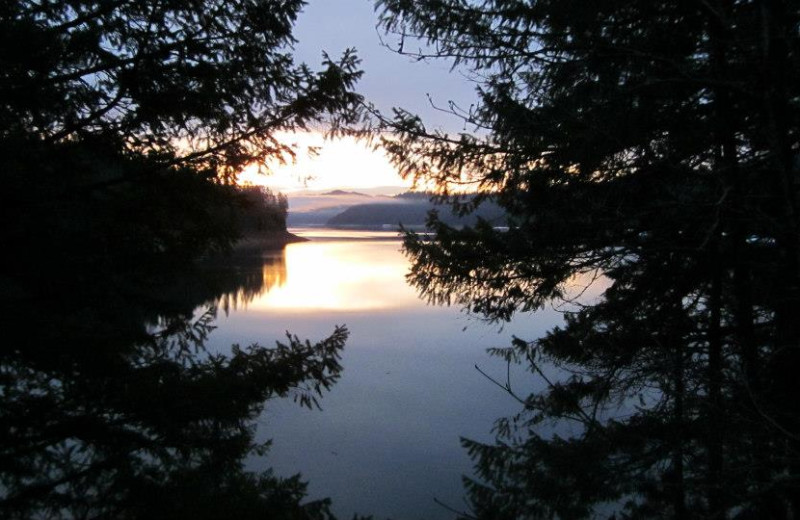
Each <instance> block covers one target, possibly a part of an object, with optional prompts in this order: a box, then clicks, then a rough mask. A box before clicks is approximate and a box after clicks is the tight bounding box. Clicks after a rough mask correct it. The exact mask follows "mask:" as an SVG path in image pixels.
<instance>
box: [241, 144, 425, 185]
mask: <svg viewBox="0 0 800 520" xmlns="http://www.w3.org/2000/svg"><path fill="white" fill-rule="evenodd" d="M279 138H280V139H281V140H282V141H283V142H285V143H288V144H290V145H291V146H293V147H294V148H295V150H296V153H297V157H296V159H295V160H294V161H293V162H289V163H287V164H279V163H278V162H277V161H269V160H268V161H266V162H265V163H264V164H261V165H258V164H253V165H251V166H249V167H248V168H246V169H245V170H244V171H243V172H242V173H241V175H240V176H239V182H240V183H241V184H257V185H263V186H267V187H269V188H272V189H274V190H278V191H282V192H293V191H299V190H306V189H312V190H328V189H334V188H349V189H365V188H374V187H379V186H411V181H410V180H404V179H403V178H401V177H400V175H398V173H397V171H396V170H395V168H394V166H392V164H391V163H390V162H389V158H388V157H387V156H386V154H384V153H383V152H381V151H380V150H374V149H372V148H371V147H370V146H369V145H368V144H367V143H365V142H363V141H360V140H358V139H356V138H353V137H341V138H337V139H325V137H324V136H323V135H322V134H321V133H318V132H306V133H295V134H286V135H283V136H280V137H279Z"/></svg>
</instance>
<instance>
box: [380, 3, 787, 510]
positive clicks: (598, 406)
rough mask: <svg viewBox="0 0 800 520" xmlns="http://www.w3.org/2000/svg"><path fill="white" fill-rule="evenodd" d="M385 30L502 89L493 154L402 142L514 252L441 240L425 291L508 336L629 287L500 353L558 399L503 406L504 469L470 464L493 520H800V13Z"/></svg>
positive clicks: (434, 17) (483, 120)
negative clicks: (486, 209)
mask: <svg viewBox="0 0 800 520" xmlns="http://www.w3.org/2000/svg"><path fill="white" fill-rule="evenodd" d="M378 4H379V8H380V12H381V20H382V24H383V27H384V29H385V30H387V31H388V32H389V33H391V34H393V35H395V36H396V37H398V38H400V41H401V44H400V45H399V47H398V51H400V52H403V53H408V54H412V55H413V56H415V57H417V58H419V59H434V58H444V59H449V60H450V62H451V63H453V64H454V65H456V66H461V67H463V68H465V69H468V70H471V71H472V72H473V74H474V78H475V79H476V81H477V82H478V83H479V91H478V92H479V95H480V103H479V104H478V105H477V106H473V107H470V108H469V109H463V110H462V109H461V108H459V107H457V106H452V107H451V108H452V110H453V112H454V114H455V115H457V116H460V117H462V118H463V119H464V121H465V127H466V128H471V129H473V132H472V133H467V132H466V131H465V132H464V133H462V134H459V135H455V136H453V135H446V134H444V133H441V132H437V131H429V130H427V129H426V128H425V126H424V124H423V122H422V121H421V120H420V119H419V118H418V117H416V116H414V115H412V114H408V113H406V112H404V111H402V110H398V111H396V113H395V117H394V119H393V120H391V121H384V122H385V123H386V125H387V126H389V127H391V128H392V129H394V130H395V134H394V136H393V137H392V138H389V139H386V140H385V145H386V146H387V148H388V150H389V151H390V152H391V153H392V154H393V156H394V158H395V161H396V163H397V164H398V165H399V166H400V167H401V168H402V169H403V171H404V172H405V173H406V174H407V175H410V176H415V177H417V178H419V179H421V180H422V181H423V183H425V182H433V183H435V185H436V186H437V189H438V192H439V193H440V194H441V195H442V196H443V197H446V196H448V194H450V193H453V192H458V191H461V190H463V186H464V185H465V184H467V185H473V186H475V187H476V188H477V189H480V190H482V192H483V193H484V198H487V199H491V200H493V201H495V202H497V203H498V204H500V205H501V206H502V207H503V208H505V209H506V210H507V211H508V213H509V222H508V224H509V231H508V232H497V231H495V230H493V229H492V227H491V226H489V225H488V224H486V223H478V224H477V225H475V226H473V227H471V228H467V229H463V230H457V229H453V228H451V227H448V226H447V225H445V224H443V223H442V222H439V221H437V220H436V219H435V217H434V218H433V221H432V223H431V224H432V225H433V227H434V228H435V229H436V236H435V238H434V239H433V240H428V239H426V238H424V237H416V236H413V235H410V236H408V238H407V240H406V250H407V252H408V254H409V255H410V256H411V258H412V259H413V261H414V267H413V270H412V272H411V274H410V276H409V278H410V280H411V282H412V283H413V284H415V285H416V286H417V287H418V289H419V290H420V291H421V292H422V293H423V294H424V295H426V296H427V297H428V298H430V299H431V300H432V301H435V302H437V303H446V304H458V305H462V306H464V307H466V308H468V309H469V310H470V311H472V312H474V313H476V314H479V315H482V316H484V317H486V318H488V319H492V320H507V319H510V318H511V316H512V315H513V314H514V313H517V312H520V311H534V310H536V309H538V308H540V307H541V306H543V305H545V304H546V303H548V302H550V301H552V300H554V299H555V300H559V299H562V300H563V299H566V300H570V301H572V300H571V298H572V296H574V294H572V293H571V292H570V289H569V288H570V286H571V285H575V284H576V283H578V284H580V283H586V282H587V281H590V280H595V281H596V283H605V284H607V288H606V289H605V291H604V292H603V294H602V297H601V298H600V299H599V300H597V301H589V302H587V301H580V300H578V301H577V302H574V301H573V303H574V304H576V305H575V307H573V311H571V312H569V313H567V315H566V321H565V324H564V325H563V326H562V327H559V328H556V329H554V330H553V331H551V332H549V333H548V334H547V335H546V336H545V337H543V338H539V339H534V340H532V341H529V340H523V339H518V340H516V341H515V342H514V344H513V345H512V346H510V347H509V348H508V349H501V350H498V351H495V353H496V354H498V355H501V356H504V357H505V358H506V359H508V360H509V362H521V363H525V364H526V365H527V366H528V367H529V369H530V372H531V376H532V377H534V378H536V380H537V381H541V382H542V384H543V386H544V390H543V391H541V392H535V393H533V394H531V395H517V394H516V393H514V389H513V388H512V387H511V386H510V384H505V385H503V384H501V386H504V388H505V389H506V390H508V391H509V392H510V393H512V394H514V395H515V397H517V398H518V399H519V400H520V402H521V403H522V405H523V410H522V411H521V412H520V413H519V414H518V415H517V416H515V417H512V418H508V419H505V420H501V421H499V422H498V425H497V432H498V438H497V442H496V443H495V444H489V445H486V444H481V443H477V442H474V441H469V440H465V441H464V444H465V446H466V447H467V449H468V450H469V453H470V455H471V456H472V457H473V458H474V460H475V463H476V476H475V477H474V478H472V479H467V481H466V483H467V491H468V493H469V497H470V500H471V505H472V509H473V510H472V512H471V513H470V514H471V515H474V516H476V517H478V518H493V519H494V518H514V519H519V518H585V517H593V516H597V517H613V516H614V515H616V517H617V518H619V517H625V518H666V517H671V518H695V517H697V518H701V517H702V518H795V517H797V515H798V514H800V502H798V498H797V497H799V496H800V442H799V440H800V415H798V412H797V406H796V401H795V399H794V394H795V393H796V392H795V387H796V384H795V383H794V381H795V379H796V377H797V373H798V370H800V327H799V326H798V322H797V320H796V312H797V309H798V308H800V263H799V262H798V245H800V244H798V241H800V217H798V209H799V208H800V160H799V159H798V157H800V105H798V99H800V37H799V36H798V23H800V9H798V6H797V5H796V4H795V3H792V2H788V1H782V0H774V1H773V0H768V1H732V0H719V1H712V2H679V1H664V2H643V1H638V0H613V1H608V2H571V1H563V0H557V1H556V0H553V1H550V0H543V1H536V2H527V1H518V0H475V1H467V0H429V1H428V0H426V1H421V2H410V1H407V0H381V1H379V2H378ZM416 42H421V43H420V46H419V49H420V50H419V51H417V52H409V50H408V49H411V48H414V46H415V43H416ZM424 185H427V184H424ZM466 209H467V210H469V209H470V208H469V207H468V208H466Z"/></svg>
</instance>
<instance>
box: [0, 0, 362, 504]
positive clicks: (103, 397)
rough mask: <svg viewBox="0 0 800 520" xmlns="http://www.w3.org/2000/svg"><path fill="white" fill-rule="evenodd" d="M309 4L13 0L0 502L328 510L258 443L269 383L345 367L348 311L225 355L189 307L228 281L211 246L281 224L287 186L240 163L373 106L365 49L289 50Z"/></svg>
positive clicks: (207, 318) (1, 125)
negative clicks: (302, 58)
mask: <svg viewBox="0 0 800 520" xmlns="http://www.w3.org/2000/svg"><path fill="white" fill-rule="evenodd" d="M303 5H304V2H302V1H300V0H293V1H276V0H234V1H224V2H223V1H218V0H209V1H188V0H176V1H156V2H140V1H137V0H108V1H106V0H103V1H89V0H86V1H84V0H79V1H62V0H56V1H32V0H12V1H10V2H3V4H2V6H0V175H2V190H0V216H1V217H2V221H3V228H2V230H0V237H2V244H3V247H4V248H5V250H6V262H5V266H6V267H5V268H4V270H3V272H2V273H0V287H2V290H3V299H2V303H1V304H0V315H2V322H1V323H2V328H3V331H4V338H5V339H4V340H3V342H2V344H1V345H0V446H2V448H0V516H2V517H3V518H229V517H231V518H232V517H235V518H256V517H258V518H265V517H266V518H292V519H297V518H329V517H330V516H331V514H330V510H329V504H328V502H327V501H322V502H318V503H312V504H305V505H302V504H301V502H302V501H303V500H304V497H305V485H304V484H303V483H302V482H301V481H300V480H299V478H297V477H293V478H288V479H286V478H279V477H277V476H275V475H272V474H271V473H269V472H267V473H265V474H263V475H259V474H255V473H253V472H251V471H248V470H247V469H246V468H245V459H246V458H247V457H252V456H257V455H263V453H264V452H265V448H266V447H265V446H260V445H259V444H258V443H256V442H255V430H254V421H255V419H256V418H257V417H258V416H259V414H260V413H261V411H262V409H263V407H264V402H265V400H267V399H268V398H270V397H274V396H295V397H296V398H297V400H298V401H299V402H300V404H303V405H307V406H312V405H314V404H315V402H316V401H315V400H316V399H317V398H318V397H319V396H320V395H321V394H322V392H324V391H325V390H326V389H328V388H329V387H330V385H331V384H333V382H335V381H336V379H337V378H338V374H339V371H340V370H341V367H340V366H339V364H338V359H339V354H340V351H341V349H342V347H343V344H344V342H345V339H346V337H347V330H346V329H345V328H343V327H339V328H336V329H335V331H334V333H333V334H332V335H331V336H330V337H329V338H326V339H322V340H321V341H319V342H318V343H309V342H307V341H301V340H299V339H298V338H296V337H294V336H290V337H289V338H288V341H287V342H285V343H282V344H281V343H279V344H278V345H276V346H275V347H272V348H269V347H264V346H259V345H258V344H254V345H252V346H249V347H247V348H239V347H234V349H233V351H232V352H231V353H230V354H229V355H223V354H220V353H215V352H211V351H209V350H207V349H206V347H205V340H206V337H207V335H208V333H209V332H210V330H211V329H213V323H212V321H213V320H212V318H213V315H212V313H211V312H210V311H209V314H201V315H200V316H193V314H192V311H193V309H194V308H195V307H197V306H200V305H203V304H207V303H208V301H209V299H211V300H216V299H217V297H220V296H222V294H218V292H215V291H213V290H212V291H209V290H205V291H204V290H199V289H197V287H196V286H197V285H198V284H201V283H202V282H201V277H200V276H199V275H197V273H195V272H192V271H191V269H192V263H193V262H194V261H195V260H197V259H198V258H200V257H201V256H202V255H204V254H206V253H208V252H209V251H218V250H225V249H227V248H229V246H230V245H231V243H232V242H233V241H234V240H236V239H237V238H238V236H239V234H240V233H243V232H246V231H249V230H250V229H251V228H253V229H256V230H262V229H263V230H268V229H271V228H275V227H281V228H282V227H283V226H284V221H285V213H286V201H285V199H282V198H281V196H278V195H275V194H272V193H269V192H266V191H258V190H256V189H238V188H235V187H234V186H233V182H232V181H233V180H234V176H235V173H236V172H238V171H240V170H241V168H242V167H243V166H244V165H246V164H249V163H250V162H253V161H257V160H262V159H263V158H264V157H266V156H269V157H271V158H273V159H276V160H278V161H281V160H283V161H285V160H290V159H291V158H292V156H293V154H294V151H293V150H292V149H291V148H289V147H288V146H286V145H284V144H283V143H281V142H279V141H278V139H277V138H276V135H277V133H278V132H281V131H291V130H297V129H305V128H307V127H308V125H309V124H311V123H312V122H318V121H324V122H325V123H326V124H328V125H330V128H331V129H332V131H334V132H336V131H340V130H342V128H343V125H346V124H347V123H350V122H352V121H354V120H356V119H357V118H358V112H357V108H358V106H359V104H360V102H361V98H360V96H359V95H357V94H356V93H355V92H354V91H353V86H354V84H355V82H356V80H357V79H358V78H359V76H360V74H361V73H360V71H359V70H358V68H357V67H358V60H357V58H356V56H355V54H354V53H353V52H352V51H347V52H345V53H344V55H343V56H342V57H341V58H340V59H338V60H334V59H330V58H328V57H327V56H325V57H324V58H323V63H322V66H321V70H319V71H313V70H312V69H310V68H309V67H308V66H306V65H305V64H298V63H295V62H294V61H293V58H292V55H291V46H292V44H293V42H294V40H293V38H292V26H293V23H294V21H295V20H296V18H297V16H298V13H299V12H300V10H301V9H302V7H303ZM242 208H244V209H242ZM237 224H238V228H237ZM186 271H189V272H191V273H192V274H193V275H196V278H194V279H193V280H192V283H193V284H194V286H193V287H194V289H193V291H181V287H184V288H185V287H187V286H188V283H187V282H186V281H185V279H184V280H183V281H182V282H181V281H180V279H181V275H182V274H185V272H186ZM251 281H252V280H251ZM242 283H244V284H245V286H247V284H248V283H249V282H248V281H245V282H242ZM261 283H262V284H263V280H262V281H261ZM246 288H247V290H250V287H246ZM182 293H183V294H182ZM209 294H212V295H213V298H209V296H208V295H209ZM193 295H199V296H201V297H202V299H194V298H193Z"/></svg>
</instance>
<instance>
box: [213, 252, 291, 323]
mask: <svg viewBox="0 0 800 520" xmlns="http://www.w3.org/2000/svg"><path fill="white" fill-rule="evenodd" d="M203 271H204V275H205V277H206V278H207V279H209V280H213V282H214V284H215V285H214V291H215V292H216V293H218V294H214V295H213V296H211V297H209V298H207V299H205V300H204V302H203V303H204V304H206V305H214V306H216V307H218V308H219V309H221V310H223V311H224V312H225V313H226V314H227V313H228V312H229V311H230V310H236V309H239V308H244V307H246V306H247V305H248V304H249V303H251V302H252V301H253V300H255V299H256V298H258V297H259V296H262V295H264V294H266V293H267V292H269V291H270V290H272V289H274V288H277V287H281V286H283V285H284V284H285V283H286V280H287V273H286V251H285V250H284V249H275V250H271V251H264V252H261V253H258V254H236V255H228V256H225V257H220V258H212V259H210V260H208V261H207V262H205V264H204V267H203Z"/></svg>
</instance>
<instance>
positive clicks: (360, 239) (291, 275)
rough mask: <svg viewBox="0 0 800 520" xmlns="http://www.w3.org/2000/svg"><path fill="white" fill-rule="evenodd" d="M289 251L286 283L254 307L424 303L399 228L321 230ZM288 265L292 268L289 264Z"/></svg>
mask: <svg viewBox="0 0 800 520" xmlns="http://www.w3.org/2000/svg"><path fill="white" fill-rule="evenodd" d="M313 236H314V240H313V241H311V242H303V243H296V244H290V245H289V246H287V248H286V251H285V255H286V256H285V260H284V262H285V263H284V264H282V265H284V268H285V269H286V270H285V272H284V273H283V274H284V280H285V283H283V284H280V285H278V286H274V287H272V288H271V290H269V291H267V292H263V293H261V294H260V295H258V297H257V298H254V299H253V300H251V301H250V302H249V303H250V306H251V307H252V308H253V309H254V310H259V309H260V310H269V309H275V310H281V311H295V312H308V311H312V310H326V311H342V312H347V311H370V310H380V309H391V308H403V307H412V306H418V305H419V299H418V297H417V295H416V293H415V292H414V290H413V289H411V288H410V287H408V285H407V284H406V283H405V274H406V272H407V271H408V262H407V261H406V259H405V258H404V257H403V256H402V255H400V254H399V253H398V252H399V250H400V241H399V240H398V238H397V234H396V233H394V232H385V233H380V232H369V233H365V232H344V233H342V232H336V233H334V232H331V231H326V232H317V233H315V234H314V235H313ZM285 266H288V267H285Z"/></svg>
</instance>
